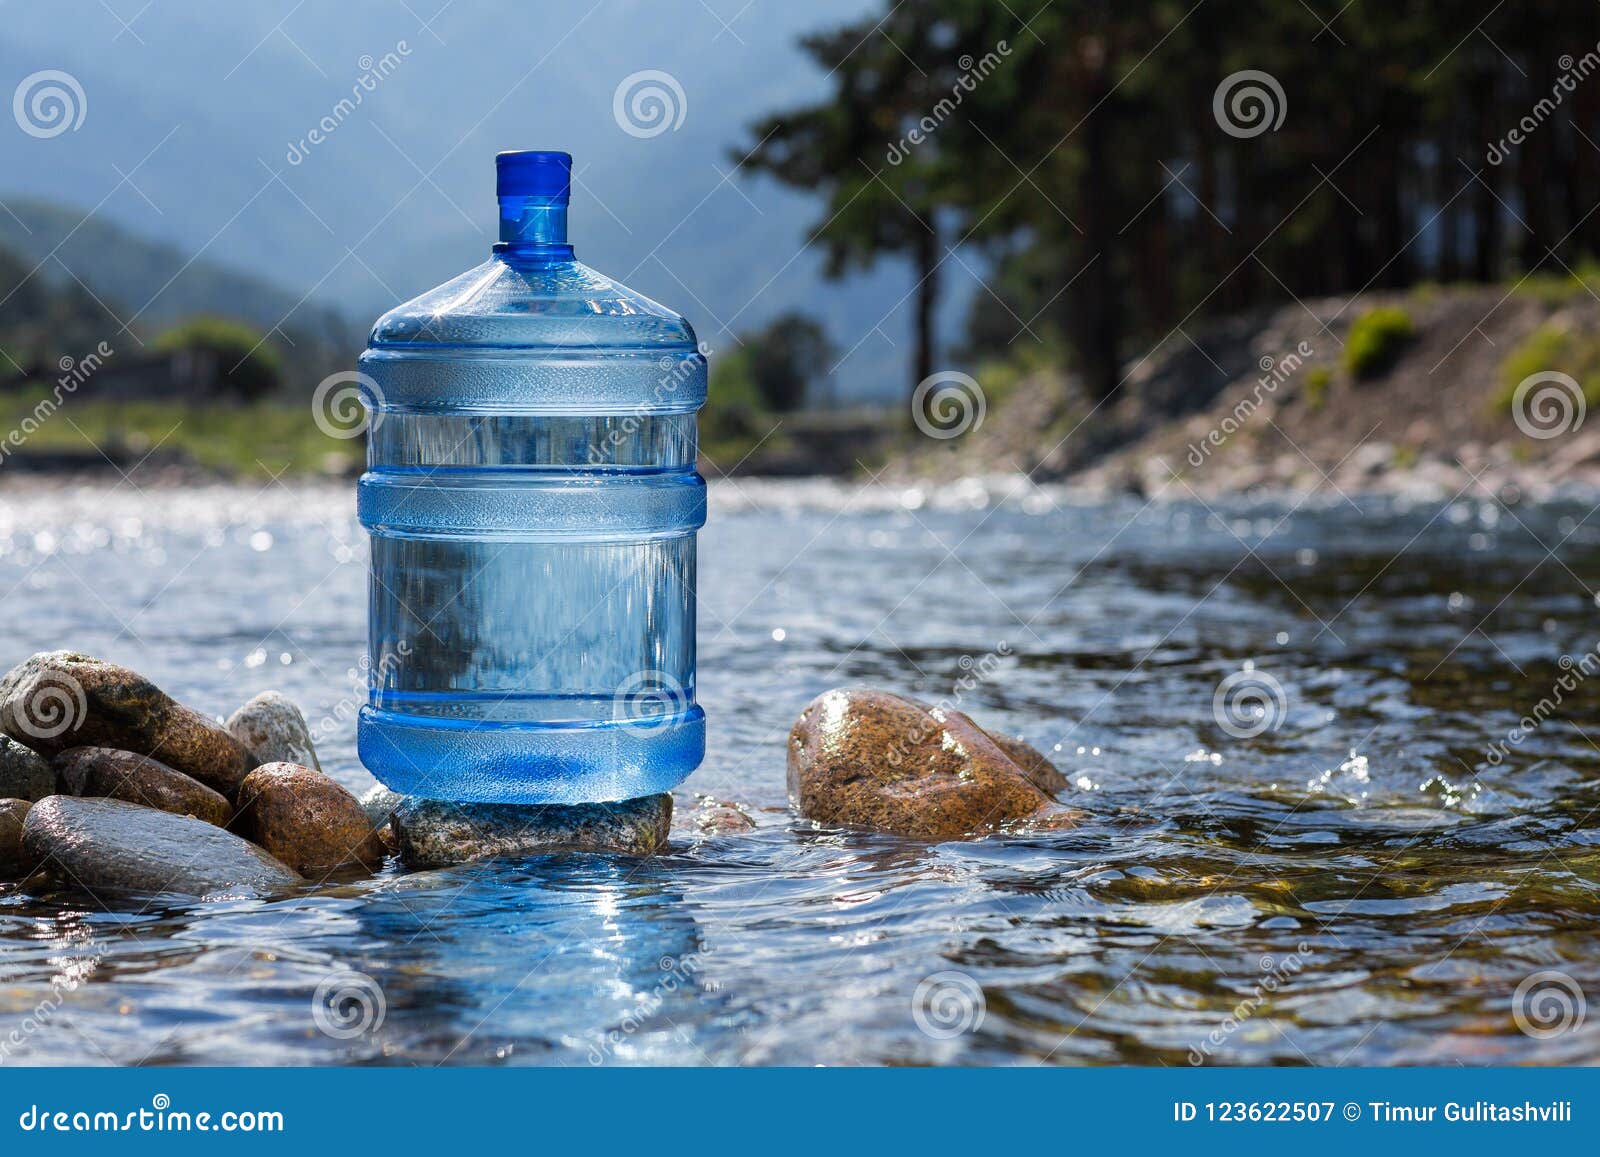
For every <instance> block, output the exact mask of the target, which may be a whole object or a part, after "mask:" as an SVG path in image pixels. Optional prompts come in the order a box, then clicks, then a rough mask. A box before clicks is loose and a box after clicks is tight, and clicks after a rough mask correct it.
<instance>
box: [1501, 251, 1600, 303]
mask: <svg viewBox="0 0 1600 1157" xmlns="http://www.w3.org/2000/svg"><path fill="white" fill-rule="evenodd" d="M1512 292H1514V293H1515V294H1516V295H1517V296H1518V297H1531V298H1533V299H1534V300H1535V301H1538V302H1541V303H1543V304H1544V305H1548V306H1558V305H1565V304H1566V303H1567V302H1569V301H1573V300H1575V299H1576V298H1578V297H1580V296H1582V295H1585V294H1588V293H1592V292H1594V293H1600V265H1596V264H1595V263H1594V262H1592V261H1583V262H1580V263H1579V264H1578V268H1577V269H1576V270H1574V271H1572V272H1570V273H1568V272H1565V271H1563V272H1561V273H1532V274H1529V275H1528V276H1527V277H1525V278H1523V279H1522V280H1521V281H1519V282H1518V283H1517V284H1516V286H1515V288H1514V289H1513V291H1512Z"/></svg>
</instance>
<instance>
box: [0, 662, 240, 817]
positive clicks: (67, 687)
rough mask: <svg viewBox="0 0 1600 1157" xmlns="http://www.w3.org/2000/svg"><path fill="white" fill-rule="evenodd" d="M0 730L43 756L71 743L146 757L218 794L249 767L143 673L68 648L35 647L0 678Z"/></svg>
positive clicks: (225, 739)
mask: <svg viewBox="0 0 1600 1157" xmlns="http://www.w3.org/2000/svg"><path fill="white" fill-rule="evenodd" d="M0 731H4V732H5V733H6V734H8V735H10V736H11V737H12V738H14V739H16V740H17V741H18V742H20V743H22V744H24V745H26V746H28V747H31V748H33V750H35V751H37V752H38V753H39V754H41V755H45V756H55V755H59V754H60V753H61V752H63V751H65V750H67V749H68V748H71V747H114V748H117V749H118V750H121V751H132V752H136V753H137V754H139V755H150V756H154V757H155V758H157V759H159V760H161V762H162V763H165V764H166V765H167V766H168V767H171V768H174V769H176V770H178V771H181V772H183V773H184V774H185V775H187V776H189V777H191V778H192V779H197V780H199V781H200V782H201V783H203V784H205V785H206V786H207V787H209V788H211V789H213V790H214V791H219V792H221V793H222V794H223V795H226V796H232V794H233V793H234V791H235V789H237V788H238V786H239V782H240V781H241V780H242V779H244V777H245V775H246V774H248V772H249V771H250V769H251V768H252V767H254V766H255V761H254V760H253V759H252V758H251V755H250V752H249V751H248V750H247V749H246V748H245V746H244V744H242V743H240V742H239V741H238V740H237V739H235V738H234V737H233V736H232V735H230V734H228V732H227V731H225V730H224V729H223V728H222V726H221V725H220V724H217V723H215V722H213V721H212V720H211V719H209V718H207V717H206V716H204V715H202V714H200V712H198V711H194V710H192V709H190V708H188V707H185V706H183V705H182V704H181V703H178V702H176V701H174V700H173V699H172V698H171V697H170V696H169V695H167V694H166V693H165V692H163V691H162V690H161V689H160V688H159V687H157V686H156V685H155V684H154V683H152V682H150V681H149V680H148V679H146V678H145V677H144V676H143V675H140V674H139V673H138V672H136V671H131V670H129V669H128V668H127V667H119V666H118V665H117V664H115V663H107V662H105V661H103V660H101V659H95V658H91V657H90V656H88V655H80V654H78V653H77V652H74V651H41V652H39V653H38V654H36V655H33V656H31V657H30V658H28V659H27V660H25V661H24V662H22V663H20V664H19V665H17V666H16V667H13V668H12V669H11V670H10V671H9V672H8V673H7V674H6V676H5V678H4V679H0Z"/></svg>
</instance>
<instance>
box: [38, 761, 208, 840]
mask: <svg viewBox="0 0 1600 1157" xmlns="http://www.w3.org/2000/svg"><path fill="white" fill-rule="evenodd" d="M52 763H53V765H54V767H55V771H56V780H57V783H58V785H59V786H60V789H61V791H62V793H63V794H65V795H84V796H100V797H104V798H107V799H120V800H125V801H126V802H128V803H140V804H143V805H144V806H145V807H153V808H155V809H157V810H158V811H164V812H171V813H172V814H173V815H178V816H194V817H195V819H199V820H205V821H206V823H208V824H216V825H217V826H218V827H225V826H226V825H227V823H228V817H229V816H231V815H232V814H233V807H232V805H231V804H229V803H228V801H227V800H226V799H225V798H224V797H223V796H222V795H221V794H220V793H218V792H214V791H212V790H211V789H210V788H209V787H207V786H206V785H205V784H203V783H201V782H200V781H199V780H196V779H190V778H189V777H188V776H187V775H184V774H183V772H181V771H174V770H173V769H172V768H170V767H168V766H167V765H166V764H164V763H162V762H161V761H160V760H156V759H151V758H150V757H149V756H148V755H135V754H134V753H133V752H131V751H116V750H113V749H112V748H109V747H73V748H69V749H68V750H66V751H63V752H62V753H61V754H60V755H58V756H56V757H55V759H54V760H53V761H52Z"/></svg>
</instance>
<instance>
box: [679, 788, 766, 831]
mask: <svg viewBox="0 0 1600 1157" xmlns="http://www.w3.org/2000/svg"><path fill="white" fill-rule="evenodd" d="M755 830H756V821H755V820H754V819H753V818H751V816H750V812H749V809H747V808H746V807H745V806H744V805H743V804H738V803H734V802H733V801H731V800H725V799H718V798H717V797H716V796H714V795H700V796H696V797H695V804H694V806H692V807H674V808H673V812H672V834H673V835H681V836H687V837H689V838H691V839H693V838H699V837H710V836H732V835H739V834H740V833H743V832H753V831H755Z"/></svg>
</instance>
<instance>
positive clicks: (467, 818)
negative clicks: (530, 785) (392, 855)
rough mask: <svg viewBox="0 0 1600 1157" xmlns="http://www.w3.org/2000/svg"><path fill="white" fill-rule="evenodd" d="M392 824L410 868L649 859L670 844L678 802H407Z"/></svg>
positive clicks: (664, 797)
mask: <svg viewBox="0 0 1600 1157" xmlns="http://www.w3.org/2000/svg"><path fill="white" fill-rule="evenodd" d="M389 825H390V827H391V828H392V830H393V831H394V835H395V842H396V843H397V844H398V845H399V848H400V859H401V861H402V862H404V863H405V865H406V866H407V867H410V868H434V867H444V866H446V865H449V864H461V863H466V862H468V861H471V860H486V859H492V858H495V857H501V856H533V855H540V854H542V853H545V852H553V851H578V852H618V853H621V854H623V855H631V856H647V855H650V854H651V853H653V852H656V851H658V850H659V849H661V848H663V847H664V846H665V845H666V842H667V834H668V831H669V830H670V828H671V826H672V797H671V796H670V795H668V794H666V793H664V792H663V793H662V794H660V795H650V796H645V797H643V798H642V799H630V800H624V801H622V802H620V803H588V804H575V805H571V806H564V805H556V804H486V803H454V802H450V801H446V800H431V799H407V800H406V801H405V802H404V803H402V804H401V805H400V806H399V807H398V808H396V809H395V811H394V814H393V815H392V816H391V817H390V820H389Z"/></svg>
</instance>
